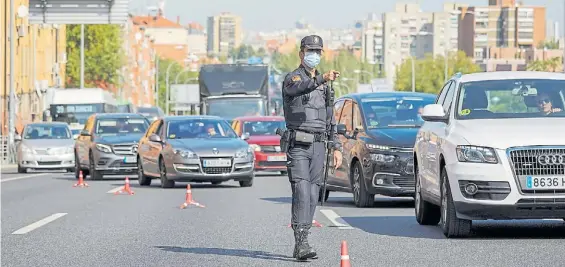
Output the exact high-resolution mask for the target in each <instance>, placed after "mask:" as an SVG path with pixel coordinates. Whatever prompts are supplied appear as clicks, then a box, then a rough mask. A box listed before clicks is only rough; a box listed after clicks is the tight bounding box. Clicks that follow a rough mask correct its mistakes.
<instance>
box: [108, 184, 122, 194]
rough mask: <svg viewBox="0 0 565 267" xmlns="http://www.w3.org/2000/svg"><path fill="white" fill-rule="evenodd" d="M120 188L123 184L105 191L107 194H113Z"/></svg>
mask: <svg viewBox="0 0 565 267" xmlns="http://www.w3.org/2000/svg"><path fill="white" fill-rule="evenodd" d="M122 188H124V187H123V186H118V187H116V188H114V189H112V190H110V191H108V192H106V193H108V194H114V193H116V192H118V191H120V190H121V189H122Z"/></svg>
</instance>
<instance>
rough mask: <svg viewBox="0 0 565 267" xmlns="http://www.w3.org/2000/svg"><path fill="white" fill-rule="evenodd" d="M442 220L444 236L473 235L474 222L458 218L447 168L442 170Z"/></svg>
mask: <svg viewBox="0 0 565 267" xmlns="http://www.w3.org/2000/svg"><path fill="white" fill-rule="evenodd" d="M440 183H441V219H440V225H441V228H442V230H443V235H445V237H447V238H451V237H467V236H469V235H470V234H471V225H472V221H470V220H463V219H459V218H457V213H456V211H455V205H454V204H453V196H452V195H451V187H450V185H449V179H448V176H447V171H446V169H445V166H444V167H443V168H442V170H441V181H440Z"/></svg>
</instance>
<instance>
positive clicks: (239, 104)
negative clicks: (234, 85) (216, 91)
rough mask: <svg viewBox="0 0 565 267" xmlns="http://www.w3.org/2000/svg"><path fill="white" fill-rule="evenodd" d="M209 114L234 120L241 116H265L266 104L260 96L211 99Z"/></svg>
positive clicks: (209, 101) (208, 108)
mask: <svg viewBox="0 0 565 267" xmlns="http://www.w3.org/2000/svg"><path fill="white" fill-rule="evenodd" d="M206 113H207V114H208V115H212V116H219V117H222V118H224V119H227V120H232V119H233V118H236V117H241V116H265V115H266V114H265V106H264V104H263V100H262V99H260V98H223V99H209V100H208V107H207V112H206Z"/></svg>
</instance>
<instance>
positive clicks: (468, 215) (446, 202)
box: [414, 71, 565, 237]
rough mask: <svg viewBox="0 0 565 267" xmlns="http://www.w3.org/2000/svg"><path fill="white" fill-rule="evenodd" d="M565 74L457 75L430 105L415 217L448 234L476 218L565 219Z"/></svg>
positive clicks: (419, 142) (465, 229) (418, 153)
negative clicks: (439, 227) (436, 225)
mask: <svg viewBox="0 0 565 267" xmlns="http://www.w3.org/2000/svg"><path fill="white" fill-rule="evenodd" d="M564 110H565V74H562V73H545V72H529V71H519V72H485V73H475V74H467V75H460V74H456V75H455V76H454V77H453V78H452V79H450V80H449V81H448V82H447V83H446V84H445V85H444V87H443V88H442V90H441V92H440V94H439V95H438V98H437V100H436V103H435V104H430V105H427V106H425V107H424V110H423V112H422V119H424V120H425V123H424V124H423V125H422V127H421V128H420V130H419V132H418V135H417V137H416V143H415V146H414V161H415V162H414V164H415V167H414V170H415V176H416V190H415V191H416V196H415V199H416V201H415V204H416V219H417V221H418V223H420V224H421V225H435V224H438V222H439V223H440V225H441V228H442V230H443V232H444V235H445V236H446V237H464V236H468V235H469V234H470V233H471V223H472V220H487V219H498V220H506V219H563V218H565V112H563V111H564Z"/></svg>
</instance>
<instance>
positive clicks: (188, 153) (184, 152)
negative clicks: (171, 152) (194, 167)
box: [175, 149, 198, 159]
mask: <svg viewBox="0 0 565 267" xmlns="http://www.w3.org/2000/svg"><path fill="white" fill-rule="evenodd" d="M175 154H176V155H179V156H180V157H181V158H185V159H197V158H198V155H196V153H194V151H192V150H188V149H177V150H175Z"/></svg>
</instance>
